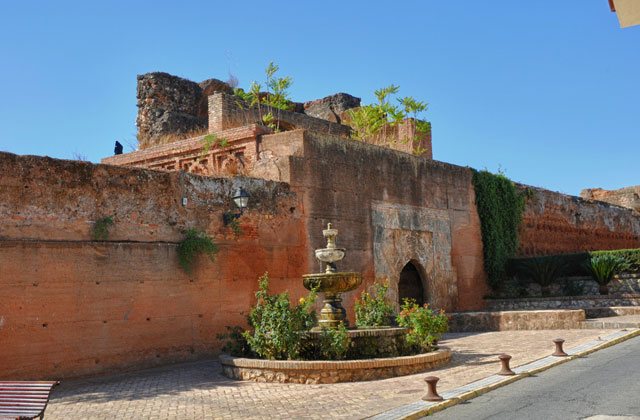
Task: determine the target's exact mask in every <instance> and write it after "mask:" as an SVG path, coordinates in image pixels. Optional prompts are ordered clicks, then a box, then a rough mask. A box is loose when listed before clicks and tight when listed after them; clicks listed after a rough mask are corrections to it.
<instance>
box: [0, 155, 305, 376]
mask: <svg viewBox="0 0 640 420" xmlns="http://www.w3.org/2000/svg"><path fill="white" fill-rule="evenodd" d="M0 168H2V174H3V176H2V178H1V179H0V296H2V299H0V343H2V346H0V378H2V379H42V378H60V377H67V376H76V375H85V374H91V373H96V372H104V371H111V370H113V369H115V368H126V367H130V366H136V367H139V366H143V365H149V364H154V363H167V362H171V361H177V360H185V359H191V358H197V357H202V356H212V355H214V354H216V353H217V352H218V351H219V347H220V343H219V342H218V340H217V339H216V334H218V333H221V332H224V327H225V326H226V325H238V324H243V323H244V322H245V319H246V314H247V311H248V308H249V307H250V303H251V302H252V299H253V294H254V292H255V289H256V285H257V278H258V276H260V275H261V274H263V273H264V272H265V271H268V272H269V273H270V276H271V279H272V282H271V284H272V288H273V290H274V291H283V290H287V289H288V290H289V291H290V292H291V294H292V296H293V298H294V299H297V298H299V297H300V296H302V295H303V294H305V293H306V290H304V288H303V287H302V282H301V276H302V274H304V273H306V272H307V271H308V266H309V264H308V261H307V257H308V253H307V241H306V229H305V227H304V224H305V220H304V217H303V211H302V209H301V207H300V203H299V201H298V199H297V197H296V195H295V194H293V193H291V192H290V191H289V189H288V186H287V185H286V184H281V183H276V182H269V181H263V180H255V179H253V180H252V179H241V178H235V179H233V180H230V179H227V180H224V179H213V178H202V177H198V176H193V175H188V174H184V173H162V172H154V171H148V170H140V169H128V168H119V167H111V166H106V165H92V164H88V163H80V162H72V161H60V160H55V159H49V158H36V157H30V156H23V157H20V156H15V155H11V154H5V153H1V154H0ZM238 185H243V186H244V187H245V188H246V189H248V190H249V191H250V193H251V194H252V196H251V200H250V206H249V207H250V208H249V209H248V210H247V211H246V212H245V214H244V216H242V218H241V219H240V225H241V228H242V231H243V232H242V234H241V235H240V236H239V237H237V238H236V237H235V236H234V234H233V232H232V231H231V229H229V228H227V227H224V226H223V223H222V213H223V212H224V211H228V210H231V209H233V205H232V204H231V202H230V193H231V191H232V190H233V188H234V187H236V186H238ZM182 197H187V200H188V203H187V206H186V207H183V206H182V205H181V198H182ZM105 215H114V220H115V224H114V226H113V229H112V233H111V236H110V238H109V239H110V240H109V241H108V242H94V241H91V240H90V230H91V226H92V223H93V221H95V220H96V219H98V218H100V217H103V216H105ZM187 227H197V228H199V229H203V230H206V231H207V232H208V233H209V235H211V236H212V237H213V239H214V241H215V242H216V243H217V244H218V246H219V248H220V251H219V253H218V254H217V256H216V260H215V262H210V261H209V260H208V259H206V258H201V259H200V260H199V261H198V264H197V266H196V269H195V271H194V273H193V275H191V276H187V275H186V274H185V273H184V272H183V271H182V270H181V269H180V268H179V266H178V261H177V254H176V242H177V241H179V240H180V239H181V238H182V234H181V231H182V230H183V229H185V228H187Z"/></svg>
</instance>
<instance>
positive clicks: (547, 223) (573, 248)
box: [518, 186, 640, 256]
mask: <svg viewBox="0 0 640 420" xmlns="http://www.w3.org/2000/svg"><path fill="white" fill-rule="evenodd" d="M521 187H522V188H523V189H524V188H526V189H528V198H527V200H526V205H525V210H524V215H523V220H522V225H521V227H520V235H519V236H520V248H519V250H518V254H519V255H520V256H535V255H548V254H562V253H570V252H581V251H592V250H606V249H624V248H637V247H640V217H639V216H638V214H637V213H636V212H634V211H632V210H630V209H626V208H622V207H618V206H612V205H610V204H608V203H604V202H601V201H589V200H585V199H582V198H580V197H574V196H570V195H565V194H561V193H557V192H553V191H548V190H544V189H542V188H535V187H527V186H521Z"/></svg>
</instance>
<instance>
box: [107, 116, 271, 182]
mask: <svg viewBox="0 0 640 420" xmlns="http://www.w3.org/2000/svg"><path fill="white" fill-rule="evenodd" d="M263 133H272V131H271V130H270V129H269V128H268V127H265V126H263V125H256V124H251V125H248V126H243V127H237V128H230V129H228V130H224V131H221V132H218V133H216V135H215V136H213V137H209V141H211V142H208V140H206V138H207V136H198V137H194V138H190V139H185V140H179V141H176V142H173V143H169V144H162V145H156V146H151V147H148V148H146V149H144V150H138V151H135V152H132V153H125V154H121V155H115V156H109V157H107V158H104V159H102V160H101V162H102V163H106V164H109V165H118V166H129V167H137V168H148V169H157V170H162V171H172V172H173V171H178V170H182V171H185V172H189V173H194V174H197V175H207V176H236V175H246V174H247V173H248V171H249V170H250V169H251V168H252V167H253V166H254V165H255V164H256V162H257V161H258V155H257V153H258V150H257V144H258V141H259V138H260V135H261V134H263ZM214 142H215V143H214Z"/></svg>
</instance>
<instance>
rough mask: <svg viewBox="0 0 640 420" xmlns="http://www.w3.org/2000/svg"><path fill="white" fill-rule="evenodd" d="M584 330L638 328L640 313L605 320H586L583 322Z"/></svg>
mask: <svg viewBox="0 0 640 420" xmlns="http://www.w3.org/2000/svg"><path fill="white" fill-rule="evenodd" d="M582 328H585V329H622V328H640V313H638V314H635V315H618V316H611V317H606V318H594V319H588V320H586V321H584V322H583V324H582Z"/></svg>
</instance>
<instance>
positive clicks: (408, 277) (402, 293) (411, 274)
mask: <svg viewBox="0 0 640 420" xmlns="http://www.w3.org/2000/svg"><path fill="white" fill-rule="evenodd" d="M405 298H411V299H415V300H416V303H417V304H418V305H420V306H422V305H423V304H424V301H425V300H424V288H423V287H422V277H421V276H420V272H419V271H418V269H417V268H416V266H415V265H413V263H412V262H408V263H407V265H405V266H404V268H403V269H402V271H401V272H400V281H399V282H398V299H399V302H398V303H399V304H400V305H402V302H403V301H404V299H405Z"/></svg>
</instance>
